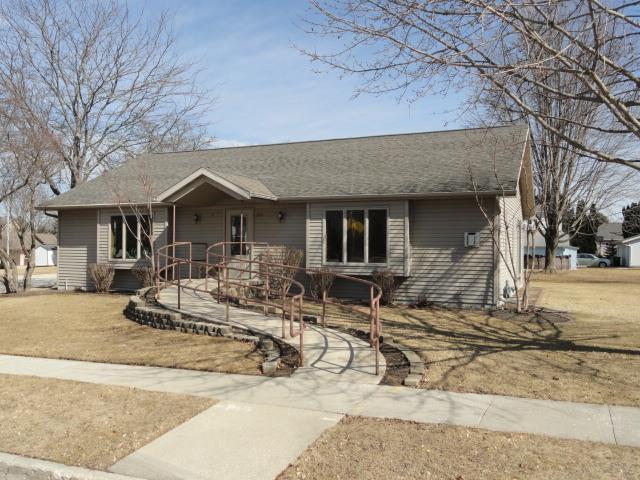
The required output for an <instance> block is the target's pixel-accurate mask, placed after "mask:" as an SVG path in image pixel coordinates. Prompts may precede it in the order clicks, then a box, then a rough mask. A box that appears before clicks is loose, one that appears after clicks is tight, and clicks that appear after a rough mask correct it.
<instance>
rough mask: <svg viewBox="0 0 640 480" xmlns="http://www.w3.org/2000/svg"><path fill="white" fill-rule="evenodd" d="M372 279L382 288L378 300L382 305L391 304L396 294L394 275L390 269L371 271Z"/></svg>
mask: <svg viewBox="0 0 640 480" xmlns="http://www.w3.org/2000/svg"><path fill="white" fill-rule="evenodd" d="M372 277H373V281H374V283H375V284H376V285H378V286H379V287H380V289H381V290H382V298H381V299H380V302H381V303H382V304H383V305H393V301H394V300H395V296H396V289H397V287H398V285H397V284H396V276H395V274H394V273H393V271H392V270H388V269H384V270H376V271H375V272H373V275H372Z"/></svg>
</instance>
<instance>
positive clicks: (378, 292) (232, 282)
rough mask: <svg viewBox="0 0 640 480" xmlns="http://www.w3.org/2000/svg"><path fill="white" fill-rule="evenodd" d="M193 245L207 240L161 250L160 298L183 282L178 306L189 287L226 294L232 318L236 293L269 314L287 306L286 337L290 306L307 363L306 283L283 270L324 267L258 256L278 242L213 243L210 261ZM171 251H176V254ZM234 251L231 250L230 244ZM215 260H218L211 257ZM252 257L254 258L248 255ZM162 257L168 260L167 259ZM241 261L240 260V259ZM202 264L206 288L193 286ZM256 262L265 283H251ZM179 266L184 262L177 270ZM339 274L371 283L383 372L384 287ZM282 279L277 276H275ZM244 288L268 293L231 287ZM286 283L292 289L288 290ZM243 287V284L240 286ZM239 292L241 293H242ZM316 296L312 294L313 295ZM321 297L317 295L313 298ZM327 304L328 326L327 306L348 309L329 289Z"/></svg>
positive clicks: (372, 322)
mask: <svg viewBox="0 0 640 480" xmlns="http://www.w3.org/2000/svg"><path fill="white" fill-rule="evenodd" d="M193 245H206V244H203V243H197V242H189V241H183V242H174V243H172V244H168V245H164V246H162V247H160V248H158V250H157V254H156V257H157V262H156V265H157V267H156V291H157V296H158V298H160V292H161V290H162V289H163V288H166V287H167V286H169V285H175V286H177V287H178V309H180V308H181V291H182V290H183V289H188V290H193V291H197V292H201V293H206V294H209V295H211V296H213V297H215V298H216V300H217V302H218V303H220V302H221V299H223V298H224V300H225V303H226V308H225V315H226V320H227V322H228V321H229V310H230V308H229V304H230V300H231V298H235V299H236V300H237V301H238V302H240V301H241V300H246V301H251V302H253V303H258V304H261V305H263V308H264V310H265V314H266V313H267V311H268V308H269V307H273V308H274V309H275V310H276V311H277V310H281V312H282V338H285V337H286V327H285V325H286V320H287V310H288V317H289V335H290V336H291V337H295V336H299V338H300V365H303V361H304V360H303V359H304V310H303V299H304V298H305V288H304V286H303V285H302V283H300V282H299V281H297V280H295V279H294V278H293V276H292V275H289V276H287V275H282V274H281V273H278V272H279V271H280V272H281V271H282V270H283V269H284V271H285V272H293V271H295V272H296V273H305V274H307V275H309V274H318V273H322V272H323V270H322V269H318V268H304V267H294V266H290V265H284V264H280V263H275V262H268V261H264V260H259V259H257V258H254V257H253V254H254V252H255V248H254V247H266V248H270V247H275V245H272V244H268V243H264V242H219V243H216V244H213V245H210V246H208V247H207V248H206V250H205V252H206V255H205V260H204V261H201V260H193ZM232 245H240V252H243V251H244V248H246V249H247V252H249V254H248V255H237V256H233V255H228V254H227V248H228V247H230V246H232ZM181 246H188V252H189V256H188V258H184V257H179V256H177V255H176V248H178V247H181ZM216 248H217V249H221V250H222V253H221V254H219V253H215V252H213V250H214V249H216ZM170 250H171V253H170ZM229 250H230V249H229ZM212 257H213V259H214V261H212V260H211V259H212ZM243 257H248V258H246V259H245V258H243ZM161 260H162V261H161ZM234 263H235V264H234ZM238 263H247V264H248V268H244V267H241V266H239V265H238ZM183 265H188V277H187V278H182V273H181V270H182V269H181V267H182V266H183ZM194 266H195V267H196V268H197V269H203V273H204V288H202V286H194V285H190V283H191V282H192V280H193V267H194ZM254 266H258V268H260V267H262V268H263V269H264V272H265V275H264V277H265V278H264V285H260V284H256V283H254V284H251V283H250V282H251V281H252V280H253V278H252V275H253V273H255V270H254ZM176 267H178V268H177V269H176ZM212 271H216V272H217V273H216V276H215V278H213V279H212V280H215V281H216V288H214V289H209V280H210V273H211V272H212ZM230 271H235V272H238V273H240V276H242V275H244V274H245V273H248V274H249V278H248V282H247V281H245V280H243V279H242V278H239V279H233V278H229V272H230ZM332 275H334V277H335V278H340V279H343V280H347V281H351V282H355V283H358V284H361V285H364V286H366V287H368V288H369V344H370V346H371V348H373V349H374V350H375V372H376V375H378V374H379V368H380V366H379V365H380V361H379V355H380V337H381V334H382V325H381V322H380V299H381V297H382V289H381V288H380V287H379V286H378V285H377V284H375V283H373V282H371V281H368V280H364V279H362V278H357V277H352V276H349V275H343V274H340V273H335V272H332ZM184 280H188V282H187V284H184V283H183V281H184ZM274 280H276V281H274ZM278 280H279V281H280V282H281V283H282V291H280V292H279V293H280V296H279V298H278V300H279V301H278V302H276V301H275V300H274V301H271V299H272V298H275V297H274V295H273V293H278V292H274V291H273V289H272V288H271V287H272V285H273V284H274V283H277V281H278ZM234 286H235V287H243V288H249V289H251V290H256V291H260V292H262V296H263V298H260V297H259V296H254V298H247V297H241V296H240V295H238V294H236V295H232V292H230V287H234ZM285 286H286V289H285ZM292 287H295V289H297V293H291V288H292ZM238 290H239V288H238ZM236 293H237V292H236ZM307 298H308V299H309V300H311V299H310V298H309V297H307ZM313 301H315V299H313ZM321 305H322V316H321V321H322V325H323V326H325V327H326V307H327V305H338V306H340V307H341V308H344V305H342V304H339V303H337V302H332V301H331V300H330V298H329V296H328V292H326V291H323V292H322V298H321ZM296 317H297V319H298V329H297V330H296V329H295V320H296Z"/></svg>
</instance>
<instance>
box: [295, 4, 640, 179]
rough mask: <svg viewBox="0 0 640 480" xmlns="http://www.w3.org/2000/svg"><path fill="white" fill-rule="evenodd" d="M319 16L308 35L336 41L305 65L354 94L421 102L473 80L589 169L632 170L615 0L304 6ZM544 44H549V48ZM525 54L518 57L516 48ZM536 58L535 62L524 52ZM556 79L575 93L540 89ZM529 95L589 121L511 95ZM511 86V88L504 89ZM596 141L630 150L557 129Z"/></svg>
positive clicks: (627, 50)
mask: <svg viewBox="0 0 640 480" xmlns="http://www.w3.org/2000/svg"><path fill="white" fill-rule="evenodd" d="M310 3H311V5H312V7H313V10H314V11H315V12H316V13H317V14H319V15H315V16H314V15H310V16H309V18H308V19H307V24H308V31H310V32H312V33H318V34H321V35H329V36H333V37H336V38H340V39H341V40H342V41H343V42H344V46H343V47H342V48H340V49H339V50H338V51H336V52H329V53H319V52H316V51H309V50H307V51H306V53H307V54H309V55H310V56H311V58H312V59H314V60H317V61H320V62H323V63H324V64H325V65H328V66H329V67H333V68H337V69H339V70H340V71H342V72H344V73H348V74H358V75H362V76H363V77H364V79H365V82H364V85H363V87H362V88H361V89H360V90H359V91H358V93H359V92H362V91H364V92H374V93H384V92H392V91H395V92H400V94H402V95H405V94H407V95H412V96H414V97H422V96H425V95H428V94H430V93H434V92H444V91H447V90H448V89H449V88H462V87H464V86H466V85H467V84H468V82H469V81H470V80H473V79H474V78H478V77H481V78H482V79H483V81H486V82H488V83H490V84H491V85H492V86H493V88H495V89H496V90H500V91H502V92H503V94H504V95H505V96H507V97H508V98H509V101H510V102H513V104H515V105H518V107H519V108H520V109H521V110H522V111H523V112H526V113H527V115H529V116H530V117H531V118H532V119H533V121H535V122H536V123H537V124H539V126H540V127H541V128H544V129H545V130H547V131H548V132H550V133H552V134H553V135H556V136H558V137H559V138H561V139H562V140H563V141H564V142H566V144H567V145H569V146H571V147H572V148H573V149H575V150H577V151H579V152H580V154H581V155H582V156H583V157H589V158H592V159H594V160H596V161H599V162H605V163H616V164H621V165H625V166H627V167H630V168H633V169H636V170H640V159H639V158H638V156H637V155H638V154H637V152H638V148H637V145H638V140H640V117H639V114H638V112H639V110H638V109H639V107H640V76H639V75H640V42H638V37H639V35H640V22H639V21H638V15H637V8H638V6H637V3H636V2H628V1H625V0H618V1H610V2H602V1H601V0H561V1H554V2H549V1H547V0H534V1H530V0H527V1H524V0H521V1H513V0H506V1H500V2H494V1H489V0H425V1H422V2H416V1H414V0H310ZM549 38H554V41H553V42H550V41H549ZM522 45H524V46H526V48H525V49H523V48H520V46H522ZM530 51H535V52H537V55H536V57H535V58H531V56H530V55H529V54H528V52H530ZM554 72H562V73H563V74H566V75H567V76H568V77H569V78H570V79H571V81H572V82H574V83H575V84H576V86H577V88H573V89H570V90H565V89H562V88H557V87H554V86H553V85H550V84H547V83H545V82H541V81H540V75H543V76H544V75H545V74H552V73H554ZM522 86H524V87H525V88H527V89H530V88H533V87H536V88H540V89H543V90H544V91H545V92H546V94H547V95H549V96H553V97H556V98H559V99H565V100H568V101H577V100H579V101H582V102H590V103H593V104H594V106H595V107H596V109H597V113H598V115H599V118H600V119H601V120H603V121H602V122H598V123H595V124H593V123H589V122H586V121H584V119H582V118H580V117H575V116H572V113H573V112H569V115H564V114H563V113H562V112H560V113H559V112H555V111H551V112H549V111H543V110H540V109H539V108H537V107H536V105H535V104H531V103H529V102H528V101H527V98H526V97H525V96H523V95H522V92H521V91H519V90H518V88H521V87H522ZM514 87H515V88H514ZM558 120H562V122H563V123H565V124H572V125H575V126H576V127H580V128H584V129H586V130H587V131H589V132H592V133H598V134H600V135H604V136H611V137H617V136H620V135H622V136H628V137H630V138H633V139H634V144H635V146H636V148H633V149H630V150H628V151H627V152H624V153H622V152H615V153H613V154H612V153H610V152H608V151H607V150H606V149H605V150H602V149H600V148H598V145H593V144H592V143H590V142H589V141H584V139H580V138H574V137H573V136H572V135H571V133H572V132H571V131H567V130H560V129H558V128H557V126H556V125H557V121H558Z"/></svg>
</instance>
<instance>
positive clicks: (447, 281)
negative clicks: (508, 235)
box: [397, 198, 495, 306]
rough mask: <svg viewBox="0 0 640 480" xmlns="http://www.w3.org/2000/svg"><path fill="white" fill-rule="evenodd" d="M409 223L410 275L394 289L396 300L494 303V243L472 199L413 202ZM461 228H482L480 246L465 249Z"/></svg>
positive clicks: (467, 230) (464, 229) (470, 303)
mask: <svg viewBox="0 0 640 480" xmlns="http://www.w3.org/2000/svg"><path fill="white" fill-rule="evenodd" d="M490 205H492V204H491V203H490ZM488 208H489V212H488V213H489V214H490V215H492V212H493V208H492V207H488ZM410 224H411V229H410V238H411V276H410V277H408V278H407V279H406V280H404V281H403V282H402V284H401V285H400V287H399V288H398V292H397V299H398V301H401V302H414V301H416V300H419V299H424V300H427V301H430V302H436V303H445V304H454V305H463V304H464V305H476V306H484V305H491V304H493V303H494V297H493V282H494V272H495V268H494V251H493V241H492V238H491V233H490V229H489V224H488V222H487V220H486V218H485V216H484V215H483V214H482V212H481V210H480V208H479V207H478V204H477V202H476V200H475V199H474V198H467V199H464V198H457V199H454V198H450V199H437V200H435V199H434V200H417V201H413V202H412V203H411V208H410ZM465 232H480V234H481V236H480V247H477V248H474V247H465V246H464V233H465Z"/></svg>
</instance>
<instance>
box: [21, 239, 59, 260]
mask: <svg viewBox="0 0 640 480" xmlns="http://www.w3.org/2000/svg"><path fill="white" fill-rule="evenodd" d="M36 242H37V246H36V251H35V256H36V267H52V266H55V265H57V264H58V239H57V238H56V236H55V235H54V234H52V233H38V234H37V235H36ZM21 261H22V262H23V264H24V255H21Z"/></svg>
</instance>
